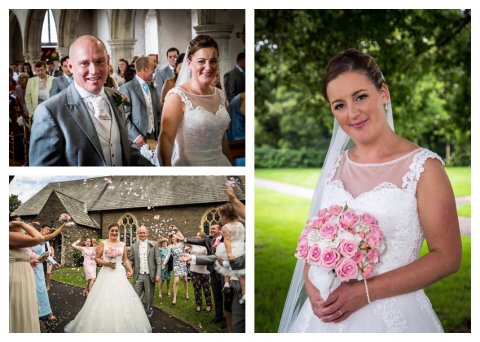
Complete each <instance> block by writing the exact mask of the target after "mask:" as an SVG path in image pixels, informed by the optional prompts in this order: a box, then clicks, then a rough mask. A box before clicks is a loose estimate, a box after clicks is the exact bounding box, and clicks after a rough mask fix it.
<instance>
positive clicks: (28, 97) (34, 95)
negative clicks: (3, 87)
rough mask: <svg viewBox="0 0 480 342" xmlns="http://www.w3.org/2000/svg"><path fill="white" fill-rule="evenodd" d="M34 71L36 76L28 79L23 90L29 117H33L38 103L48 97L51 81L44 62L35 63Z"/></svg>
mask: <svg viewBox="0 0 480 342" xmlns="http://www.w3.org/2000/svg"><path fill="white" fill-rule="evenodd" d="M35 72H36V74H37V76H35V77H30V78H29V79H28V82H27V88H26V90H25V103H26V105H27V110H28V114H29V115H30V117H33V115H34V113H35V110H36V109H37V107H38V105H39V104H41V103H42V102H44V101H46V100H47V99H48V98H49V97H50V88H52V82H53V77H52V76H50V75H47V69H46V66H45V62H43V61H39V62H37V63H35Z"/></svg>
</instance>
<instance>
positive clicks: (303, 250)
mask: <svg viewBox="0 0 480 342" xmlns="http://www.w3.org/2000/svg"><path fill="white" fill-rule="evenodd" d="M295 256H296V257H297V258H298V259H301V260H306V259H307V256H308V241H307V239H306V238H305V239H303V238H301V239H300V241H299V242H298V245H297V253H296V254H295Z"/></svg>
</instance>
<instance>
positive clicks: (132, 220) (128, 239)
mask: <svg viewBox="0 0 480 342" xmlns="http://www.w3.org/2000/svg"><path fill="white" fill-rule="evenodd" d="M117 223H118V226H119V227H120V241H122V242H125V246H127V247H130V246H131V245H132V244H133V243H134V242H135V241H137V228H138V221H137V218H136V217H135V216H134V215H132V214H130V213H126V214H125V215H123V216H122V217H121V218H120V220H118V222H117Z"/></svg>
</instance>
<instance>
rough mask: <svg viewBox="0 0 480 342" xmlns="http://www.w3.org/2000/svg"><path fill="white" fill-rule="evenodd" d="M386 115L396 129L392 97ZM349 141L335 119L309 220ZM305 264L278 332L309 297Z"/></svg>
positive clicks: (295, 277) (295, 279) (299, 269)
mask: <svg viewBox="0 0 480 342" xmlns="http://www.w3.org/2000/svg"><path fill="white" fill-rule="evenodd" d="M385 116H386V120H387V122H388V125H389V126H390V128H391V129H392V130H394V126H393V112H392V105H391V101H390V99H389V100H388V102H387V105H386V112H385ZM349 142H350V137H349V136H348V135H347V134H346V133H345V132H344V131H343V130H342V129H341V128H340V126H339V125H338V122H337V120H336V119H335V120H334V124H333V133H332V138H331V140H330V146H329V147H328V152H327V155H326V157H325V161H324V163H323V167H322V172H321V175H320V179H319V180H318V183H317V186H316V187H315V192H314V194H313V198H312V204H311V206H310V212H309V214H308V219H309V220H311V219H312V218H314V217H315V216H316V215H317V213H318V211H319V210H320V209H321V202H322V197H323V189H324V188H325V183H326V181H327V178H328V175H329V174H330V173H331V172H332V169H333V167H334V165H335V162H336V161H337V159H338V157H339V156H340V153H341V152H342V151H344V150H345V149H346V148H347V145H348V143H349ZM304 265H305V262H304V261H301V260H297V264H296V266H295V270H294V272H293V276H292V281H291V283H290V288H289V290H288V295H287V299H286V301H285V306H284V308H283V313H282V318H281V320H280V326H279V328H278V332H288V330H289V329H290V326H291V325H292V323H293V322H294V321H295V319H296V318H297V316H298V313H299V311H300V309H301V308H302V306H303V304H304V303H305V300H306V299H307V293H306V291H305V288H304V280H303V268H304Z"/></svg>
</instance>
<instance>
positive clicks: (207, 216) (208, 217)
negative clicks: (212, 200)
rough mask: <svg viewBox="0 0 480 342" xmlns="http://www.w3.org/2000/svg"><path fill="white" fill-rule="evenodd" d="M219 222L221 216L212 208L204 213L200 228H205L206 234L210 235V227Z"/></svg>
mask: <svg viewBox="0 0 480 342" xmlns="http://www.w3.org/2000/svg"><path fill="white" fill-rule="evenodd" d="M219 222H220V215H218V212H217V208H210V209H208V210H206V211H205V212H204V213H203V215H202V219H201V220H200V226H201V227H203V231H204V232H205V234H210V227H211V226H212V225H214V224H218V223H219Z"/></svg>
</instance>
